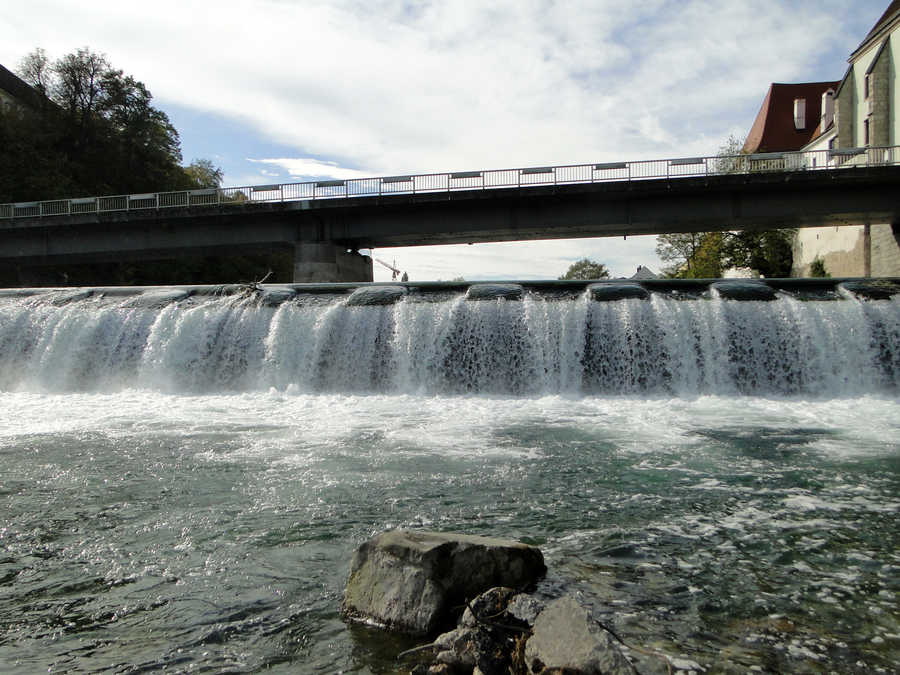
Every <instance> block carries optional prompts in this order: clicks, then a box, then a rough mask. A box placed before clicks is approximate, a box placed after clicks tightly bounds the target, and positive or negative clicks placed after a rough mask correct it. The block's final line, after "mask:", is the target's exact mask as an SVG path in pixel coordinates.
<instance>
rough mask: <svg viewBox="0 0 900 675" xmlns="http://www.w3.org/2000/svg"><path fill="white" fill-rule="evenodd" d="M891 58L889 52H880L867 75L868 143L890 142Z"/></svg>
mask: <svg viewBox="0 0 900 675" xmlns="http://www.w3.org/2000/svg"><path fill="white" fill-rule="evenodd" d="M890 79H891V59H890V52H889V51H886V52H884V53H882V54H881V56H880V57H879V59H878V61H877V62H876V63H875V67H874V68H873V69H872V73H871V75H869V86H870V89H871V92H870V95H871V97H872V117H871V124H872V128H871V130H870V134H871V138H870V142H869V145H874V146H887V145H890V144H891V87H890Z"/></svg>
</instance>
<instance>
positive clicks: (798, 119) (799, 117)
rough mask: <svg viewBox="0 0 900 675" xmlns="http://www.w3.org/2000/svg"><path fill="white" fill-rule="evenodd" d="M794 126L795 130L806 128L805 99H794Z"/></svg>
mask: <svg viewBox="0 0 900 675" xmlns="http://www.w3.org/2000/svg"><path fill="white" fill-rule="evenodd" d="M794 128H795V129H796V130H797V131H803V130H804V129H806V99H805V98H795V99H794Z"/></svg>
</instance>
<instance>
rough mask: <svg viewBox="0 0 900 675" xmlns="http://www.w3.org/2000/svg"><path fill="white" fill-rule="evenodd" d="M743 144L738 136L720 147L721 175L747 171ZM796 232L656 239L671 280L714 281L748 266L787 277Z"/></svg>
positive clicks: (682, 235)
mask: <svg viewBox="0 0 900 675" xmlns="http://www.w3.org/2000/svg"><path fill="white" fill-rule="evenodd" d="M743 145H744V141H743V140H742V139H739V138H737V137H735V136H729V137H728V140H727V141H725V143H724V144H723V145H722V147H720V148H719V152H718V153H717V154H718V157H717V159H716V162H715V164H714V169H715V171H717V172H718V173H736V172H739V171H746V170H747V169H748V166H749V165H748V164H747V162H746V161H744V159H743V157H741V156H740V155H741V148H742V147H743ZM793 236H794V230H766V231H763V232H756V231H741V232H689V233H675V234H661V235H659V236H657V240H656V253H657V255H658V256H659V257H660V259H661V260H663V262H667V263H669V264H670V266H669V267H668V268H666V269H665V270H663V271H664V273H665V274H667V275H668V276H670V277H679V278H685V279H701V278H715V277H719V276H721V275H722V273H723V272H724V271H725V270H726V269H728V268H730V267H749V268H751V269H754V270H757V271H759V273H760V274H762V275H763V276H765V277H788V276H790V274H791V264H792V262H793V253H792V247H791V242H792V240H793Z"/></svg>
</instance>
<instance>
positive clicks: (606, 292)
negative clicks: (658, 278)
mask: <svg viewBox="0 0 900 675" xmlns="http://www.w3.org/2000/svg"><path fill="white" fill-rule="evenodd" d="M588 293H590V297H591V300H598V301H608V300H625V299H627V298H639V299H641V300H646V299H647V298H649V297H650V291H648V290H647V289H646V288H644V287H643V286H641V285H640V284H638V283H635V282H633V281H632V282H624V283H622V282H608V283H599V284H591V285H590V286H588Z"/></svg>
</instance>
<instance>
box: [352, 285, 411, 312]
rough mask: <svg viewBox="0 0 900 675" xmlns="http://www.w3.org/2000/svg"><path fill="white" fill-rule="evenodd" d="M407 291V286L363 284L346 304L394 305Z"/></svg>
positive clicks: (353, 305) (357, 305) (356, 305)
mask: <svg viewBox="0 0 900 675" xmlns="http://www.w3.org/2000/svg"><path fill="white" fill-rule="evenodd" d="M406 293H407V291H406V286H363V287H361V288H357V289H356V290H355V291H353V293H351V294H350V297H349V298H347V302H346V303H345V304H346V305H347V306H348V307H359V306H366V305H393V304H394V303H395V302H397V301H399V300H400V299H402V298H403V296H405V295H406Z"/></svg>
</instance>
